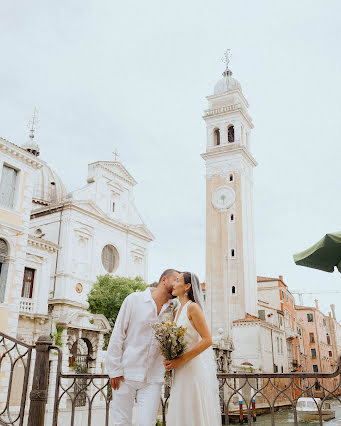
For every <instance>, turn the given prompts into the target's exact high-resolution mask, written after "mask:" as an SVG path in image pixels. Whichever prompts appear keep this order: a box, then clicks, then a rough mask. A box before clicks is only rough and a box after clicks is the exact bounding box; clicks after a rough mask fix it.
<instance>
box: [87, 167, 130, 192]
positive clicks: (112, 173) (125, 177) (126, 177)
mask: <svg viewBox="0 0 341 426" xmlns="http://www.w3.org/2000/svg"><path fill="white" fill-rule="evenodd" d="M108 165H114V166H116V167H118V168H119V169H120V170H122V172H123V173H124V175H125V176H122V175H120V174H119V173H117V172H115V171H114V170H112V169H111V168H110V167H107V166H108ZM91 166H92V167H100V168H101V169H103V170H105V171H107V172H108V173H110V174H111V175H113V176H116V177H118V178H120V179H122V180H124V181H125V182H127V183H129V184H130V185H132V186H135V185H136V184H137V182H136V180H135V179H134V178H133V177H132V175H131V174H130V173H129V172H128V170H127V169H126V168H125V167H124V166H123V165H122V164H121V163H120V162H119V161H96V162H95V163H90V164H89V167H91Z"/></svg>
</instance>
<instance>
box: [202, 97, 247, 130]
mask: <svg viewBox="0 0 341 426" xmlns="http://www.w3.org/2000/svg"><path fill="white" fill-rule="evenodd" d="M235 112H239V113H240V114H241V115H242V116H243V117H244V118H245V120H246V121H247V123H248V124H249V126H250V129H253V128H254V125H253V123H252V118H251V116H250V115H249V113H248V112H247V111H246V110H245V109H244V108H243V107H242V105H241V104H240V103H238V104H233V105H226V106H222V107H219V108H213V109H206V110H205V115H204V116H203V117H202V118H203V119H204V120H205V121H206V120H210V119H212V118H215V117H218V116H222V115H227V114H233V113H235Z"/></svg>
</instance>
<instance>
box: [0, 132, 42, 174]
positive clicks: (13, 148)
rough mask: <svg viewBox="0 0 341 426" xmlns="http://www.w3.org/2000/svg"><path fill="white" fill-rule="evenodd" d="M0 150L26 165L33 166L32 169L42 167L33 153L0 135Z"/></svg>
mask: <svg viewBox="0 0 341 426" xmlns="http://www.w3.org/2000/svg"><path fill="white" fill-rule="evenodd" d="M0 150H1V151H3V152H5V153H6V154H9V155H12V156H13V157H16V158H17V159H19V160H21V161H23V162H24V163H26V164H27V165H28V166H30V167H33V168H34V169H40V168H41V167H43V163H42V161H41V160H38V159H37V157H35V156H34V155H33V154H30V153H29V152H27V151H26V150H25V149H23V148H20V147H19V146H18V145H15V144H14V143H12V142H10V141H8V140H7V139H4V138H1V137H0Z"/></svg>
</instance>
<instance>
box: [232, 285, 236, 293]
mask: <svg viewBox="0 0 341 426" xmlns="http://www.w3.org/2000/svg"><path fill="white" fill-rule="evenodd" d="M232 294H236V287H235V286H234V285H233V286H232Z"/></svg>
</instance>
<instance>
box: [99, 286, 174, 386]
mask: <svg viewBox="0 0 341 426" xmlns="http://www.w3.org/2000/svg"><path fill="white" fill-rule="evenodd" d="M177 303H178V301H177V300H175V299H171V300H169V301H168V302H167V303H165V304H164V305H163V306H162V309H161V311H160V314H159V315H157V307H156V303H155V302H154V300H153V298H152V295H151V289H150V288H147V290H145V291H143V292H136V293H132V294H130V295H129V296H128V297H126V299H125V300H124V302H123V303H122V306H121V309H120V312H119V314H118V316H117V319H116V322H115V326H114V330H113V332H112V335H111V338H110V342H109V346H108V350H107V356H106V360H105V367H106V370H107V373H108V375H109V377H110V378H112V377H119V376H124V378H125V380H132V381H136V382H146V383H162V382H163V381H164V379H163V376H164V371H165V369H164V366H163V363H162V360H163V358H162V356H161V354H160V350H159V344H158V342H157V340H156V339H155V338H154V334H153V329H152V328H151V326H150V323H154V322H161V321H162V320H163V319H165V317H166V315H169V316H171V315H173V311H174V306H175V305H177ZM174 304H175V305H174Z"/></svg>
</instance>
